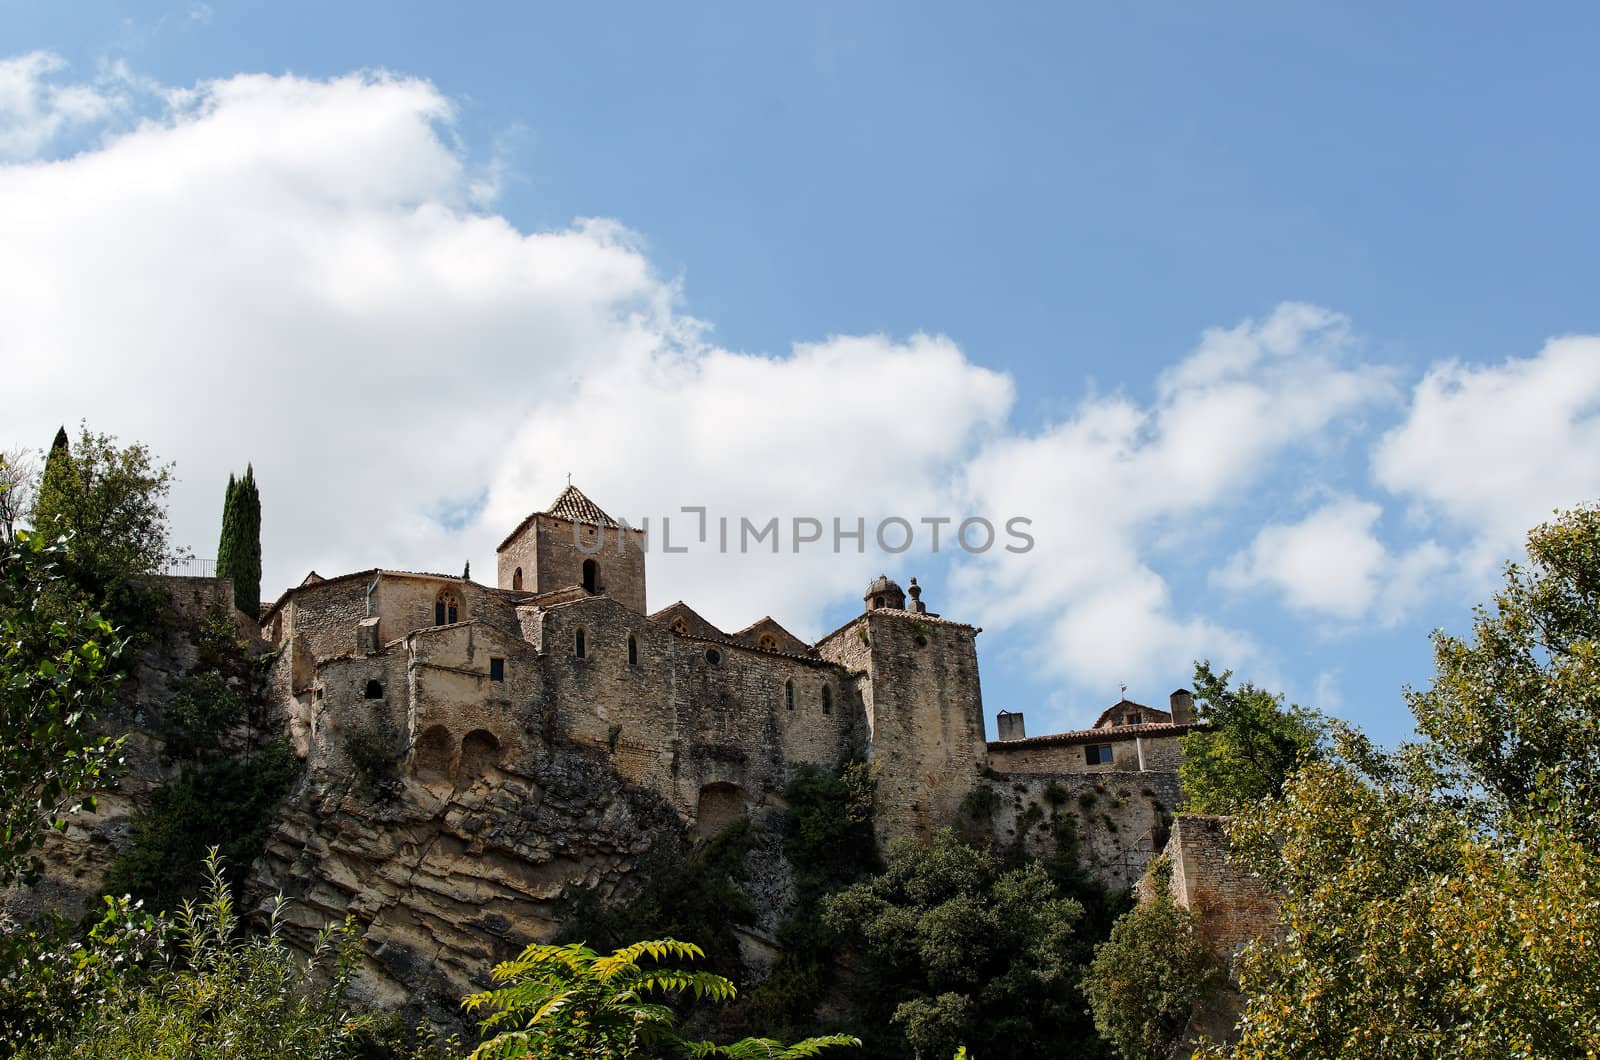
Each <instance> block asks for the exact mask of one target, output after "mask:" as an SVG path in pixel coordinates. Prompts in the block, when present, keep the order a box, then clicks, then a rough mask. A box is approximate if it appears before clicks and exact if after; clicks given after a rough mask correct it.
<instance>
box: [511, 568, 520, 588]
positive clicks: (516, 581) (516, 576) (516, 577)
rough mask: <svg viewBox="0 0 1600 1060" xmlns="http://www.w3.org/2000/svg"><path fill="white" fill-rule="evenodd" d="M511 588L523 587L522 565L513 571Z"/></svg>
mask: <svg viewBox="0 0 1600 1060" xmlns="http://www.w3.org/2000/svg"><path fill="white" fill-rule="evenodd" d="M511 588H513V589H518V590H520V589H521V588H522V568H521V567H518V568H517V569H516V570H514V571H512V572H511Z"/></svg>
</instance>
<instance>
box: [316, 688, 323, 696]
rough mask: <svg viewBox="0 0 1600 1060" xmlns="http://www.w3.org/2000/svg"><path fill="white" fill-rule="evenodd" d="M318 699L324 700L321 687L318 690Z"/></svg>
mask: <svg viewBox="0 0 1600 1060" xmlns="http://www.w3.org/2000/svg"><path fill="white" fill-rule="evenodd" d="M317 698H318V699H321V698H322V689H321V688H320V687H319V688H318V689H317Z"/></svg>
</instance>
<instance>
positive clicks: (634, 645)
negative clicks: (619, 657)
mask: <svg viewBox="0 0 1600 1060" xmlns="http://www.w3.org/2000/svg"><path fill="white" fill-rule="evenodd" d="M628 665H629V666H638V665H639V642H638V641H637V640H635V639H634V636H633V634H632V633H629V634H628Z"/></svg>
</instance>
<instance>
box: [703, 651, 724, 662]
mask: <svg viewBox="0 0 1600 1060" xmlns="http://www.w3.org/2000/svg"><path fill="white" fill-rule="evenodd" d="M706 662H708V663H710V664H711V665H712V666H716V665H718V664H719V663H721V662H722V653H721V652H720V651H718V650H717V649H715V648H707V649H706Z"/></svg>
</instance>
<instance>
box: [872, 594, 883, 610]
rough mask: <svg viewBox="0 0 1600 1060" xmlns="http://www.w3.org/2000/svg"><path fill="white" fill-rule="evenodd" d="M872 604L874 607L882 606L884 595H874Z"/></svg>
mask: <svg viewBox="0 0 1600 1060" xmlns="http://www.w3.org/2000/svg"><path fill="white" fill-rule="evenodd" d="M872 606H873V607H882V606H883V597H881V596H874V597H873V598H872Z"/></svg>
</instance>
